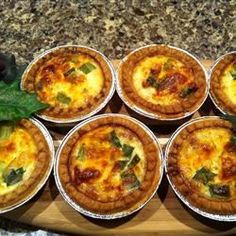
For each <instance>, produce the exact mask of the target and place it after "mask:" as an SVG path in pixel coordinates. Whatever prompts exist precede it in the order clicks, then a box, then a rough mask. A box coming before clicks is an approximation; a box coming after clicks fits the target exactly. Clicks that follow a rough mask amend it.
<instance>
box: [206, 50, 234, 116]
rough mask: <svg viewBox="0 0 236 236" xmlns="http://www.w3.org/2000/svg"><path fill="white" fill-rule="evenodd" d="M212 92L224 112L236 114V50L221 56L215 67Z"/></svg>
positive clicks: (212, 76) (211, 85)
mask: <svg viewBox="0 0 236 236" xmlns="http://www.w3.org/2000/svg"><path fill="white" fill-rule="evenodd" d="M210 93H211V95H212V98H213V100H214V102H215V103H216V105H217V106H219V107H220V109H222V110H223V112H226V113H229V114H234V115H236V52H234V53H230V54H227V55H225V56H223V57H221V58H220V59H219V60H218V62H217V63H216V64H215V66H214V67H213V69H212V72H211V80H210Z"/></svg>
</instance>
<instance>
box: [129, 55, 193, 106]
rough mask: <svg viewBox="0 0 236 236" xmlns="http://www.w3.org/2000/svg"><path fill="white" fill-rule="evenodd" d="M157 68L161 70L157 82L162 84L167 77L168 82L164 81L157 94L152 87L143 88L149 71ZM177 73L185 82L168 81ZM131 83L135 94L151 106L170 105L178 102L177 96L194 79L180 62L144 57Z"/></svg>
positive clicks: (166, 58)
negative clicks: (151, 104)
mask: <svg viewBox="0 0 236 236" xmlns="http://www.w3.org/2000/svg"><path fill="white" fill-rule="evenodd" d="M157 66H159V67H160V68H161V70H160V73H159V74H158V78H157V81H158V82H160V83H161V82H162V83H163V82H164V80H165V79H166V78H167V77H169V79H167V80H169V81H167V80H166V81H165V82H166V84H165V85H164V86H163V87H164V88H163V89H161V91H158V92H157V90H156V89H155V88H154V87H152V86H143V84H144V83H145V81H146V80H147V78H148V77H149V75H150V74H151V70H152V69H153V68H155V67H157ZM177 73H178V74H180V75H183V76H184V77H185V78H186V80H185V81H183V80H182V79H181V81H180V80H179V79H178V78H176V79H173V78H172V79H170V78H171V76H173V74H177ZM132 81H133V85H134V88H135V90H136V92H137V93H138V94H139V96H140V97H142V98H143V99H145V100H146V101H148V102H150V103H153V104H159V105H170V104H173V103H177V102H178V100H179V99H180V97H179V94H180V93H181V91H182V90H183V89H184V88H186V86H187V85H188V84H190V83H191V82H193V81H194V77H193V73H192V71H191V70H190V69H188V68H187V67H186V66H185V65H184V64H183V63H182V62H180V61H178V60H176V59H174V58H171V57H167V56H153V57H146V58H145V59H143V60H141V61H140V62H139V63H138V64H137V65H136V67H135V68H134V71H133V77H132ZM163 84H164V83H163Z"/></svg>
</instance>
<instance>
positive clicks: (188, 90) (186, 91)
mask: <svg viewBox="0 0 236 236" xmlns="http://www.w3.org/2000/svg"><path fill="white" fill-rule="evenodd" d="M196 91H197V87H196V86H192V87H186V88H183V89H182V91H181V92H180V94H179V96H180V97H181V98H186V97H187V96H188V95H190V94H192V93H194V92H196Z"/></svg>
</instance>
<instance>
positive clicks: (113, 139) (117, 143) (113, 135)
mask: <svg viewBox="0 0 236 236" xmlns="http://www.w3.org/2000/svg"><path fill="white" fill-rule="evenodd" d="M110 140H111V143H112V144H113V145H114V146H116V147H118V148H121V147H122V145H121V143H120V139H119V138H118V137H117V135H116V132H115V131H114V130H113V131H112V132H111V133H110Z"/></svg>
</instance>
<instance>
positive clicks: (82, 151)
mask: <svg viewBox="0 0 236 236" xmlns="http://www.w3.org/2000/svg"><path fill="white" fill-rule="evenodd" d="M77 159H78V160H80V161H84V159H85V145H84V144H82V146H81V147H80V148H79V152H78V156H77Z"/></svg>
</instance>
